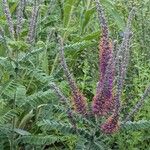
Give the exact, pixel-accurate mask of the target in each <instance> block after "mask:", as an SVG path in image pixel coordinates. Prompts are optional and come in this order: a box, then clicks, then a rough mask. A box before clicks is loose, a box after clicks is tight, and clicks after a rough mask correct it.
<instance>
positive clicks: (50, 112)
mask: <svg viewBox="0 0 150 150" xmlns="http://www.w3.org/2000/svg"><path fill="white" fill-rule="evenodd" d="M74 2H75V1H74V0H73V1H66V3H67V5H66V6H65V7H66V8H65V7H64V9H66V10H67V11H69V12H70V13H71V12H72V9H73V8H72V7H70V6H71V5H73V3H74ZM31 3H32V5H33V7H29V8H28V5H29V6H30V4H31ZM43 3H45V4H47V3H48V2H47V1H44V2H43V1H38V0H35V1H32V2H30V1H27V0H20V1H19V2H18V3H17V5H16V3H15V5H14V7H16V8H15V9H16V14H15V15H14V14H11V10H10V8H9V5H8V1H7V0H2V8H3V12H4V16H5V18H6V22H7V25H8V31H9V32H8V33H9V34H10V36H8V37H7V36H6V31H5V30H6V29H5V28H4V26H3V27H2V26H1V25H0V38H1V39H2V40H1V39H0V40H1V41H2V45H3V46H4V47H3V49H5V51H6V53H5V54H4V57H0V69H1V70H2V72H3V75H1V78H2V79H3V80H2V81H1V82H0V83H1V86H0V99H1V100H0V104H1V106H0V109H1V110H0V132H1V133H0V150H1V149H2V150H3V149H4V150H5V149H6V150H7V149H11V150H16V149H18V150H21V149H23V150H31V149H33V150H34V149H36V150H46V149H70V150H73V149H76V150H84V149H86V150H88V149H89V150H101V149H102V150H105V149H107V150H108V149H111V148H110V147H109V144H110V143H111V139H112V137H113V135H117V134H118V137H119V135H120V134H121V133H122V132H124V131H125V132H126V131H128V130H129V131H130V130H131V131H132V130H133V131H138V130H141V129H145V130H146V129H149V128H150V121H148V120H140V121H137V122H136V121H133V122H132V121H131V118H132V117H133V115H135V114H136V113H137V112H138V110H139V109H140V108H141V107H142V105H143V104H144V101H145V98H146V97H148V96H149V93H150V85H148V87H147V88H146V89H145V91H144V93H143V94H142V96H141V99H140V100H138V101H137V103H136V104H135V105H134V107H132V108H131V110H130V111H129V112H127V115H126V116H125V117H122V114H121V110H122V106H121V104H122V93H123V89H124V86H125V85H126V81H125V78H126V75H127V73H128V65H129V60H130V47H131V39H132V36H133V33H132V30H131V22H132V19H133V18H134V16H135V14H136V9H135V8H134V7H133V8H132V10H131V11H130V13H129V16H128V19H127V23H126V28H125V30H124V32H123V38H122V42H121V44H120V45H117V46H116V44H115V42H114V41H113V39H112V38H111V36H110V30H109V27H108V23H107V19H106V18H107V17H106V15H105V13H104V10H103V6H102V4H101V2H100V1H99V0H94V1H90V2H89V4H88V5H90V4H91V3H94V7H93V8H92V9H91V10H90V11H89V12H93V10H97V14H98V21H99V25H100V29H101V32H100V31H98V35H100V39H99V44H98V51H99V52H98V54H99V58H98V62H97V63H98V71H96V72H98V80H97V84H96V86H95V87H96V90H95V94H94V95H93V98H92V99H91V100H89V98H88V97H87V96H86V94H83V93H84V92H83V90H80V88H79V86H78V84H77V83H76V81H77V79H76V78H75V76H74V75H73V74H72V73H71V71H70V69H69V66H68V65H67V62H66V57H65V50H66V49H67V48H68V47H69V46H68V45H67V44H65V41H66V37H67V34H68V33H67V32H68V31H67V28H68V25H69V22H70V16H68V14H67V13H63V10H62V9H63V8H62V2H61V1H60V0H58V5H59V7H60V10H61V17H62V18H64V26H65V27H66V28H65V27H64V29H63V30H64V31H61V30H62V29H61V28H60V29H58V28H57V27H55V21H54V20H55V19H56V18H55V17H54V18H53V19H54V20H52V22H50V23H47V24H48V25H49V24H50V25H53V26H54V29H52V30H50V31H49V30H48V31H49V33H48V32H47V30H46V31H45V32H44V31H42V29H41V28H40V27H39V24H40V23H41V24H42V23H43V24H44V22H46V20H47V18H48V17H49V16H50V15H51V14H52V11H51V10H49V9H48V11H47V12H46V15H47V17H45V18H46V19H45V18H44V19H43V20H42V19H41V18H42V15H43V14H42V12H40V11H41V9H40V8H41V7H42V6H43V5H42V4H43ZM53 3H54V1H53V0H52V1H51V2H50V4H51V5H53ZM50 4H49V5H50ZM48 8H49V7H48ZM26 9H27V10H28V11H29V14H28V15H27V13H26V11H25V10H26ZM44 9H45V7H44ZM57 13H58V12H57ZM13 15H14V16H15V17H14V16H13ZM87 15H88V13H87ZM43 16H44V15H43ZM54 16H55V15H54ZM13 17H14V18H15V21H14V20H13ZM27 18H30V19H27ZM39 18H40V19H41V20H40V21H39ZM48 19H49V18H48ZM89 22H90V20H89ZM44 25H45V24H44ZM25 26H27V27H28V28H27V29H25V30H24V27H25ZM43 28H45V27H43ZM37 29H39V31H37ZM43 30H44V29H43ZM82 30H83V31H84V28H83V27H82ZM83 31H81V32H83ZM63 32H64V34H62V33H63ZM39 33H41V34H39ZM60 35H61V36H60ZM42 36H43V37H42ZM37 39H39V40H37ZM43 39H44V40H43ZM42 40H43V41H44V42H45V43H44V42H43V41H42ZM37 41H38V42H37ZM49 41H50V42H52V44H51V45H50V50H49V51H51V52H52V53H53V51H52V50H51V49H54V47H56V48H59V52H58V54H57V55H56V58H55V59H54V63H53V65H52V67H51V71H50V72H49V68H50V67H49V63H48V62H49V61H50V58H49V57H51V55H50V54H48V52H47V50H48V46H49V45H48V43H49ZM88 42H89V41H88ZM88 42H87V43H88ZM87 43H86V44H87ZM81 44H83V45H84V43H82V42H81ZM87 45H88V44H87ZM71 46H72V45H71ZM71 46H70V47H71ZM77 46H78V43H77ZM96 47H97V46H96V44H94V49H96ZM71 48H72V47H71ZM75 48H77V47H76V46H75ZM58 57H59V58H60V64H61V67H60V65H59V64H57V62H58V61H59V60H58V59H59V58H58ZM41 59H43V60H41ZM57 65H58V66H59V68H62V70H63V73H64V75H65V77H66V80H67V83H68V87H69V88H70V91H71V94H70V93H69V92H68V93H67V92H65V94H64V89H63V88H64V87H65V85H64V86H63V88H62V87H60V85H59V80H62V78H60V79H59V80H57V79H55V78H57V77H58V76H57V75H54V74H53V72H54V70H55V67H56V66H57ZM41 68H42V69H41ZM43 70H44V71H43ZM59 71H60V70H59ZM59 71H58V72H59ZM8 72H9V73H8ZM58 74H59V73H58ZM60 75H62V74H60ZM56 82H58V83H56ZM65 95H69V96H68V97H66V96H65ZM50 100H51V101H50ZM6 101H7V102H6ZM113 144H114V143H113ZM114 145H115V144H114ZM112 149H113V148H112Z"/></svg>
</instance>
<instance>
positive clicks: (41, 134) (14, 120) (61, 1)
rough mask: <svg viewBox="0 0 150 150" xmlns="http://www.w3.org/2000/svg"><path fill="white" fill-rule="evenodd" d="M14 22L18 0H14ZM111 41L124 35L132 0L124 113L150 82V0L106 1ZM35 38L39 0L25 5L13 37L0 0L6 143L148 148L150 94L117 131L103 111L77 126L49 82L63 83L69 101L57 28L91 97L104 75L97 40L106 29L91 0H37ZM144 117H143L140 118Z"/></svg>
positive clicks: (73, 149) (0, 114) (0, 138)
mask: <svg viewBox="0 0 150 150" xmlns="http://www.w3.org/2000/svg"><path fill="white" fill-rule="evenodd" d="M8 2H9V6H10V12H11V17H12V18H13V23H14V27H15V28H16V26H17V24H16V22H17V16H16V14H17V6H18V1H15V0H9V1H8ZM102 5H103V6H104V9H105V11H106V16H107V18H108V22H109V24H110V30H111V33H110V34H111V35H110V36H111V37H112V40H117V42H118V43H119V42H120V40H121V38H122V37H121V36H120V35H119V34H120V32H122V31H123V29H124V25H125V22H126V19H127V16H128V12H129V10H130V8H131V7H132V5H134V6H135V7H136V8H137V10H138V11H137V12H136V16H135V19H134V20H133V33H134V36H133V37H132V43H133V44H132V48H131V54H130V62H129V68H128V73H127V77H126V81H125V87H124V92H123V96H122V99H123V101H122V110H121V113H122V116H121V117H122V118H124V116H126V115H127V114H128V112H129V109H130V108H132V106H134V105H135V104H136V102H137V100H138V99H139V98H140V96H141V95H142V93H143V90H144V88H145V86H146V85H147V83H149V82H150V76H149V74H150V65H149V64H150V61H149V57H150V52H149V35H150V33H149V31H150V29H149V18H150V13H149V12H150V11H149V1H147V0H144V1H135V2H133V1H131V0H129V1H128V2H127V1H123V0H121V1H118V0H116V1H111V0H103V1H102ZM39 6H40V7H39V15H38V20H37V24H36V33H35V41H34V42H33V43H32V44H29V43H28V42H27V41H26V38H27V34H28V31H29V22H30V19H31V18H30V17H31V11H32V8H33V2H32V1H27V5H26V6H25V8H24V10H23V17H24V18H23V27H22V30H21V33H20V35H19V36H18V37H17V35H15V36H16V37H15V39H11V37H10V34H9V29H8V27H9V24H7V20H6V16H5V14H4V12H3V8H2V5H0V150H8V149H11V150H19V149H24V150H32V149H35V150H45V149H51V150H53V149H54V150H56V149H66V150H67V149H69V150H82V149H83V150H84V149H89V150H111V149H115V150H125V149H131V150H132V149H133V150H138V149H141V150H148V149H149V140H150V137H149V134H150V132H149V128H150V121H149V120H150V109H149V108H150V103H149V101H148V100H149V97H148V98H146V104H145V105H143V109H141V110H140V111H139V112H138V113H137V114H136V115H135V116H133V117H132V118H131V120H132V121H129V122H126V123H123V122H121V129H120V131H119V132H118V133H116V134H114V135H104V134H103V133H102V132H101V130H100V128H99V124H100V123H101V122H102V120H103V118H101V119H99V120H95V117H93V116H91V117H89V118H88V117H87V118H86V117H84V118H83V117H82V116H80V115H78V114H75V113H74V111H73V114H74V116H75V121H76V124H77V127H76V128H75V127H74V126H73V124H72V123H71V122H70V120H69V119H68V116H67V113H66V112H67V110H68V108H67V106H66V105H64V104H63V103H62V102H61V101H60V99H59V98H58V97H57V96H56V95H55V93H54V91H53V90H52V89H51V88H50V86H49V85H50V83H52V82H54V81H55V82H57V84H58V85H59V87H61V89H62V91H63V93H64V95H66V96H68V97H69V98H68V99H69V101H68V103H69V104H70V105H71V102H70V101H71V98H70V90H68V84H67V82H66V81H65V80H64V76H63V72H62V68H61V66H60V63H59V59H58V49H59V47H58V41H57V34H60V35H62V37H63V38H64V39H65V43H66V44H65V54H66V55H65V56H66V60H67V63H68V66H69V68H71V71H72V73H73V74H74V76H75V79H76V80H77V83H78V86H79V87H80V89H81V91H82V92H83V93H84V94H85V95H86V97H87V98H88V100H87V101H88V102H89V103H91V102H90V100H91V99H92V97H93V95H94V93H95V91H94V90H95V85H96V82H97V79H98V63H97V62H98V50H97V47H98V41H99V37H100V33H101V31H100V28H99V24H98V20H97V19H96V11H95V5H94V2H93V1H92V0H87V1H80V0H58V1H54V0H51V1H48V0H44V1H43V2H42V3H41V4H40V5H39ZM141 118H142V119H143V120H141Z"/></svg>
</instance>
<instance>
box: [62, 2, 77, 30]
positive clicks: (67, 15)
mask: <svg viewBox="0 0 150 150" xmlns="http://www.w3.org/2000/svg"><path fill="white" fill-rule="evenodd" d="M75 1H76V0H66V1H65V3H64V18H63V24H64V27H67V26H68V25H69V22H70V19H71V15H72V9H73V6H74V3H75Z"/></svg>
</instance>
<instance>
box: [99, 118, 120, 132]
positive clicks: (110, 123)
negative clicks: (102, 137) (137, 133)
mask: <svg viewBox="0 0 150 150" xmlns="http://www.w3.org/2000/svg"><path fill="white" fill-rule="evenodd" d="M118 119H119V118H118V115H111V116H110V117H109V118H108V119H107V120H106V122H105V123H104V124H102V126H101V130H102V131H103V132H105V133H108V134H109V133H114V132H117V131H118V129H119V121H118Z"/></svg>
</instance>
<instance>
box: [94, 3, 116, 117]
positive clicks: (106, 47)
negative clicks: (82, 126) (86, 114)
mask: <svg viewBox="0 0 150 150" xmlns="http://www.w3.org/2000/svg"><path fill="white" fill-rule="evenodd" d="M97 9H98V13H99V18H100V20H101V22H100V24H101V26H102V38H101V40H100V44H99V72H100V75H99V82H98V86H97V90H96V95H95V96H94V97H93V104H92V110H93V113H94V114H96V115H106V114H108V113H110V112H111V110H112V109H113V81H114V66H113V48H112V44H111V41H110V40H109V34H108V27H107V24H106V20H105V17H104V14H103V10H102V8H101V6H100V5H99V3H98V4H97Z"/></svg>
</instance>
